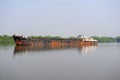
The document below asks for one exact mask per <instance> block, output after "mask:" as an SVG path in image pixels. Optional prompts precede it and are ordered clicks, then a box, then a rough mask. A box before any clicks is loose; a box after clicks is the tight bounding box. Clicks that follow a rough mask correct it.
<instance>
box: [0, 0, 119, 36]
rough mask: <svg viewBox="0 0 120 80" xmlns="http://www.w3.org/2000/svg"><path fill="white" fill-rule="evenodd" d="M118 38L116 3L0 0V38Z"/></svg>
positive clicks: (107, 0) (106, 0)
mask: <svg viewBox="0 0 120 80" xmlns="http://www.w3.org/2000/svg"><path fill="white" fill-rule="evenodd" d="M14 33H16V34H22V35H43V36H44V35H52V36H56V35H57V36H63V37H65V36H77V35H79V34H85V35H88V36H93V35H97V36H118V35H119V36H120V0H0V35H3V34H8V35H12V34H14Z"/></svg>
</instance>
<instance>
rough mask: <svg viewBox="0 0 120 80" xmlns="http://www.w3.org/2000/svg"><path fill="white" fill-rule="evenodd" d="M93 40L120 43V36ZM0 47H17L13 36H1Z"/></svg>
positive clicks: (56, 37) (96, 37) (71, 37)
mask: <svg viewBox="0 0 120 80" xmlns="http://www.w3.org/2000/svg"><path fill="white" fill-rule="evenodd" d="M32 37H33V38H55V39H61V38H62V37H61V36H49V35H48V36H32ZM92 38H94V39H96V40H98V42H99V43H113V42H120V36H118V37H115V38H114V37H99V36H92ZM66 39H76V37H74V36H70V37H68V38H66ZM0 45H15V42H14V39H13V37H12V36H8V35H0Z"/></svg>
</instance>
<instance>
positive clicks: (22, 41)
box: [13, 34, 97, 48]
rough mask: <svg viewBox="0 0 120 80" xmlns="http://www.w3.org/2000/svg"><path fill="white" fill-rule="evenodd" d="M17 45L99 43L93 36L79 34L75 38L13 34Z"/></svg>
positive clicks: (54, 45) (56, 45) (60, 45)
mask: <svg viewBox="0 0 120 80" xmlns="http://www.w3.org/2000/svg"><path fill="white" fill-rule="evenodd" d="M13 38H14V41H15V44H16V46H46V45H47V46H50V47H53V48H54V47H64V46H73V47H74V46H81V45H86V46H87V45H97V40H95V39H93V38H88V37H85V36H84V35H79V36H78V37H77V38H75V39H66V38H61V39H56V38H33V37H31V36H23V35H15V34H14V35H13Z"/></svg>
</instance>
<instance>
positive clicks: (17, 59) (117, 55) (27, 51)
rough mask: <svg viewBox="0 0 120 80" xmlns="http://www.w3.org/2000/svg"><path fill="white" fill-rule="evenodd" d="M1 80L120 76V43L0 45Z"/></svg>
mask: <svg viewBox="0 0 120 80" xmlns="http://www.w3.org/2000/svg"><path fill="white" fill-rule="evenodd" d="M0 80H120V44H119V43H104V44H103V43H100V44H98V46H83V47H79V48H78V47H77V48H75V47H74V48H57V49H52V48H42V49H41V48H37V47H36V48H33V47H15V46H0Z"/></svg>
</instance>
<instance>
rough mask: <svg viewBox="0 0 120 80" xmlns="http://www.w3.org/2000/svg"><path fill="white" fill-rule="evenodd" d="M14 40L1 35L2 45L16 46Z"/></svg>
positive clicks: (0, 42) (0, 41)
mask: <svg viewBox="0 0 120 80" xmlns="http://www.w3.org/2000/svg"><path fill="white" fill-rule="evenodd" d="M14 44H15V43H14V40H13V37H12V36H8V35H3V36H1V35H0V45H14Z"/></svg>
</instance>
